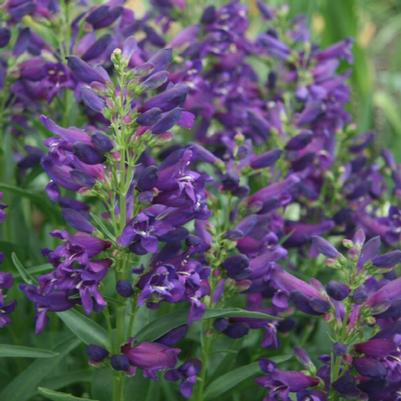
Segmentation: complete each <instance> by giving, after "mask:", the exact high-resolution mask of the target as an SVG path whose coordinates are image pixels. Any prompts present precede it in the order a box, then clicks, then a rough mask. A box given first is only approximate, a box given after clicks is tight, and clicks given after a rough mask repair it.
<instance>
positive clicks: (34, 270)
mask: <svg viewBox="0 0 401 401" xmlns="http://www.w3.org/2000/svg"><path fill="white" fill-rule="evenodd" d="M52 269H53V266H52V265H51V264H50V263H44V264H43V265H37V266H32V267H28V268H26V269H25V270H26V272H27V273H28V274H29V275H30V276H34V275H35V274H38V273H46V272H48V271H50V270H52ZM19 277H22V276H21V274H20V273H19V271H18V272H17V273H15V274H14V278H19Z"/></svg>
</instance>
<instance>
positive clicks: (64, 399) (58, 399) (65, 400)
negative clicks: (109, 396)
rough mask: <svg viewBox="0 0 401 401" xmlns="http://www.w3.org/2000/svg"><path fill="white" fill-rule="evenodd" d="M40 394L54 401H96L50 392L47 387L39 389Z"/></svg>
mask: <svg viewBox="0 0 401 401" xmlns="http://www.w3.org/2000/svg"><path fill="white" fill-rule="evenodd" d="M38 392H39V394H42V395H43V396H45V397H46V398H48V399H49V400H52V401H96V400H92V399H90V398H82V397H75V396H74V395H71V394H67V393H61V392H60V391H54V390H50V389H48V388H45V387H39V388H38Z"/></svg>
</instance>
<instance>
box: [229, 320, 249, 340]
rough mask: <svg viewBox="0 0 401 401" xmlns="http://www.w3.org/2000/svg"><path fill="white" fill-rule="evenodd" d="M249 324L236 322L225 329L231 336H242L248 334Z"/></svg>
mask: <svg viewBox="0 0 401 401" xmlns="http://www.w3.org/2000/svg"><path fill="white" fill-rule="evenodd" d="M248 332H249V326H248V325H247V324H246V323H243V322H235V323H232V324H229V326H228V327H227V328H226V329H225V330H224V334H225V335H226V336H228V337H230V338H234V339H236V338H241V337H244V336H246V335H247V334H248Z"/></svg>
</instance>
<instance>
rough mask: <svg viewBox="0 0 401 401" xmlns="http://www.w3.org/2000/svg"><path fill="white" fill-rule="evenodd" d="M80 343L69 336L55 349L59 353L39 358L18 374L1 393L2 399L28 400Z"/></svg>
mask: <svg viewBox="0 0 401 401" xmlns="http://www.w3.org/2000/svg"><path fill="white" fill-rule="evenodd" d="M79 344H80V342H79V340H77V339H75V338H73V339H71V338H68V339H67V340H64V341H62V342H61V343H60V344H59V345H58V346H56V347H55V348H54V349H53V351H54V352H58V353H59V355H58V356H57V357H55V358H51V359H37V360H35V361H34V362H32V363H31V364H30V365H29V366H28V367H27V368H26V369H25V370H23V371H22V372H21V373H20V374H19V375H18V376H16V377H15V378H14V379H13V380H12V381H11V382H10V383H9V384H8V385H7V386H6V387H5V388H3V389H2V391H1V393H0V400H7V401H27V400H29V399H31V398H32V397H33V396H34V395H35V394H36V391H37V387H38V385H39V384H40V383H41V381H42V380H43V379H44V378H46V377H48V376H49V375H50V374H51V373H52V372H53V371H54V370H55V369H56V368H57V365H59V364H60V363H64V362H65V357H66V355H68V354H69V353H70V352H71V351H72V350H73V349H74V348H76V347H77V346H78V345H79Z"/></svg>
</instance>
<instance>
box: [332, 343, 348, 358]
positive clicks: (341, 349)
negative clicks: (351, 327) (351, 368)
mask: <svg viewBox="0 0 401 401" xmlns="http://www.w3.org/2000/svg"><path fill="white" fill-rule="evenodd" d="M334 353H335V354H336V355H345V354H346V353H347V346H346V345H345V344H341V343H335V344H334Z"/></svg>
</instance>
